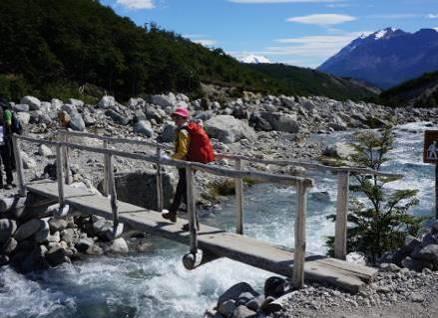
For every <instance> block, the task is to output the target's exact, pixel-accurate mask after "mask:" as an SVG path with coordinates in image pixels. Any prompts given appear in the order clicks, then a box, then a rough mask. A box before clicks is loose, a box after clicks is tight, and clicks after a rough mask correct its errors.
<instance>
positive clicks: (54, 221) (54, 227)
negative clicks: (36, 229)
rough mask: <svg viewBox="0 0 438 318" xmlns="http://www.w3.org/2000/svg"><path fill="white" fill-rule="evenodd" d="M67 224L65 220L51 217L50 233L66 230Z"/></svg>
mask: <svg viewBox="0 0 438 318" xmlns="http://www.w3.org/2000/svg"><path fill="white" fill-rule="evenodd" d="M67 225H68V222H67V220H66V219H65V218H59V217H53V218H51V219H50V220H49V226H50V232H51V233H55V232H57V231H62V230H64V229H65V228H67Z"/></svg>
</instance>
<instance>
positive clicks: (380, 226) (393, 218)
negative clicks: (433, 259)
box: [327, 129, 423, 263]
mask: <svg viewBox="0 0 438 318" xmlns="http://www.w3.org/2000/svg"><path fill="white" fill-rule="evenodd" d="M393 143H394V135H393V132H392V130H391V129H385V130H384V131H383V132H374V131H372V132H368V131H367V132H361V133H359V134H357V135H356V143H354V144H353V145H352V146H353V147H354V150H355V153H354V155H353V156H352V161H353V162H354V163H355V164H356V165H358V166H362V167H368V168H371V169H373V170H377V171H380V170H381V168H382V164H383V163H385V162H387V161H388V160H389V159H388V153H389V151H390V150H391V149H392V148H393ZM353 180H355V183H354V184H352V185H351V186H350V190H351V191H352V192H353V193H355V194H356V196H355V197H354V198H352V200H351V202H350V211H349V214H348V222H349V223H350V225H351V226H350V227H349V228H348V234H347V250H348V252H352V251H360V252H363V253H364V254H365V255H366V256H367V258H368V260H369V261H370V262H372V263H375V262H376V260H377V259H378V258H379V257H381V256H382V255H383V253H384V252H386V251H393V250H396V249H398V248H400V247H402V246H403V244H404V241H405V238H406V236H407V235H408V234H410V235H416V234H417V232H418V230H419V228H420V225H421V222H422V221H423V219H422V218H418V217H415V216H412V215H410V214H409V209H410V208H411V207H413V206H415V205H416V204H417V203H418V199H417V198H416V195H417V192H418V190H413V189H403V190H390V189H388V187H387V186H386V185H387V184H388V183H390V182H394V181H396V180H400V178H399V177H394V176H391V177H387V176H376V175H375V176H364V175H353ZM328 218H329V219H332V220H335V219H336V216H335V215H330V216H329V217H328ZM333 243H334V238H333V237H329V238H328V240H327V244H328V245H329V247H331V250H330V253H333V250H332V248H333Z"/></svg>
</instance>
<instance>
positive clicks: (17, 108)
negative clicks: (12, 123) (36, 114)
mask: <svg viewBox="0 0 438 318" xmlns="http://www.w3.org/2000/svg"><path fill="white" fill-rule="evenodd" d="M12 110H13V111H14V112H17V113H21V112H25V113H27V112H29V105H27V104H15V105H13V106H12Z"/></svg>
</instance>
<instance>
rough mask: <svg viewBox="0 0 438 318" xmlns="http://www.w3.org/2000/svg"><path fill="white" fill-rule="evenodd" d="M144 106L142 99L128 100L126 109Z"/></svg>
mask: <svg viewBox="0 0 438 318" xmlns="http://www.w3.org/2000/svg"><path fill="white" fill-rule="evenodd" d="M145 105H146V102H145V100H144V99H143V98H130V99H129V100H128V105H127V106H128V107H129V108H131V109H135V108H137V107H141V108H142V107H144V106H145Z"/></svg>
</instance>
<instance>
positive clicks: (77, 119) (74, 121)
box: [70, 113, 85, 131]
mask: <svg viewBox="0 0 438 318" xmlns="http://www.w3.org/2000/svg"><path fill="white" fill-rule="evenodd" d="M70 128H71V129H73V130H76V131H84V130H85V122H84V120H83V119H82V116H81V114H79V113H73V114H72V115H71V120H70Z"/></svg>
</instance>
